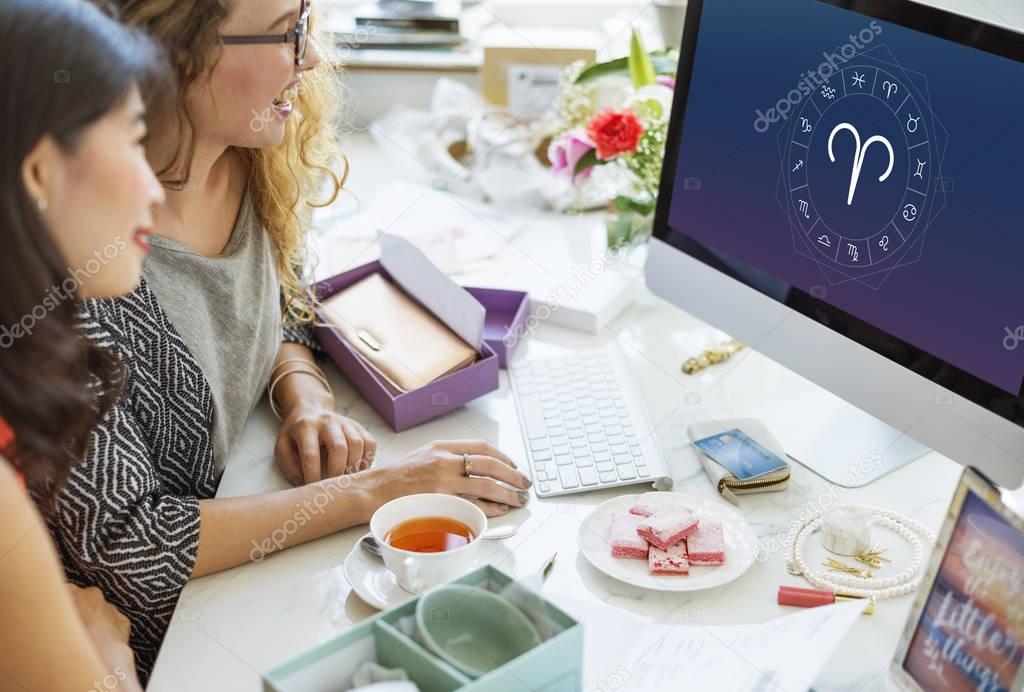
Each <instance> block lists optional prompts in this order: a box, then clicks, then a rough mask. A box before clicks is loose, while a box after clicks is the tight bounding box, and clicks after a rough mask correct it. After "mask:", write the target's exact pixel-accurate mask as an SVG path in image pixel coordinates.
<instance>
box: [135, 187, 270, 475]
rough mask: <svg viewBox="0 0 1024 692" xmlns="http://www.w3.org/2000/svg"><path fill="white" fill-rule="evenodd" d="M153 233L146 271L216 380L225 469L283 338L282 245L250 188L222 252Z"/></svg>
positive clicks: (217, 457)
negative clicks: (258, 211)
mask: <svg viewBox="0 0 1024 692" xmlns="http://www.w3.org/2000/svg"><path fill="white" fill-rule="evenodd" d="M151 240H152V245H153V250H152V252H151V253H150V255H149V257H147V258H146V263H145V265H144V268H143V275H144V276H145V278H146V281H147V282H148V283H149V286H150V288H151V289H152V290H153V293H154V295H156V297H157V300H158V301H159V302H160V307H161V308H163V310H164V312H166V313H167V317H168V319H169V320H170V321H171V324H173V325H174V328H175V329H176V330H177V331H178V333H179V334H180V335H181V338H182V339H183V340H184V341H185V344H186V345H187V346H188V348H189V350H190V351H191V352H192V355H193V357H194V358H195V359H196V361H197V362H198V363H199V367H200V368H201V369H202V371H203V374H204V375H205V376H206V379H207V380H208V381H209V383H210V389H211V390H212V391H213V402H214V421H213V441H214V463H215V464H216V467H217V473H218V474H219V473H220V472H222V471H223V470H224V465H225V463H226V462H227V458H228V455H229V454H230V453H231V450H232V448H233V447H234V446H235V443H236V442H237V441H238V438H239V436H240V435H241V433H242V428H243V427H244V426H245V421H246V419H247V418H248V417H249V414H250V413H252V410H253V408H254V407H255V406H256V404H257V403H258V402H259V399H260V396H262V394H263V391H264V389H265V388H266V386H267V384H268V380H269V378H270V372H271V370H272V369H273V366H274V361H275V360H276V358H277V354H278V350H279V348H280V346H281V337H282V331H281V298H280V288H279V285H278V280H277V269H276V263H275V261H276V253H275V250H274V246H273V243H272V242H271V240H270V238H269V236H268V235H267V232H266V231H265V229H264V228H263V225H262V224H261V223H260V220H259V217H258V215H257V214H256V208H255V205H254V203H253V200H252V197H251V195H250V193H249V191H248V190H246V193H245V197H244V199H243V201H242V206H241V208H240V209H239V212H238V218H237V219H236V220H235V226H234V229H233V230H232V231H231V238H230V239H229V240H228V244H227V246H226V247H225V248H224V250H223V251H222V252H221V253H220V254H219V255H217V256H215V257H207V256H205V255H202V254H200V253H198V252H196V251H194V250H192V249H190V248H188V247H186V246H184V245H182V244H181V243H178V242H176V241H174V240H171V239H169V238H165V237H163V236H157V235H154V236H152V239H151Z"/></svg>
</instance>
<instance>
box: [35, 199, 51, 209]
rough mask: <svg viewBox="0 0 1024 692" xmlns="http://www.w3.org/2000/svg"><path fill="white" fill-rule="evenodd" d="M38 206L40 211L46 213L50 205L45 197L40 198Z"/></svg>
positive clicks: (37, 201) (37, 202)
mask: <svg viewBox="0 0 1024 692" xmlns="http://www.w3.org/2000/svg"><path fill="white" fill-rule="evenodd" d="M36 206H38V207H39V211H46V209H47V207H49V206H50V203H49V202H47V201H46V198H45V197H40V198H39V199H38V200H36Z"/></svg>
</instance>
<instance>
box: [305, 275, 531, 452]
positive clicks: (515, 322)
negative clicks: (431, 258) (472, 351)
mask: <svg viewBox="0 0 1024 692" xmlns="http://www.w3.org/2000/svg"><path fill="white" fill-rule="evenodd" d="M376 273H379V274H380V275H381V276H383V277H384V278H386V279H387V280H389V281H392V282H393V283H395V284H396V285H399V286H400V287H401V284H402V282H399V281H395V279H394V277H393V276H392V274H391V273H390V272H389V271H388V270H387V269H386V268H385V266H384V264H382V262H381V261H380V260H378V261H374V262H370V263H369V264H364V265H362V266H360V267H356V268H355V269H351V270H349V271H347V272H344V273H342V274H338V275H337V276H333V277H331V278H329V279H325V280H324V281H320V282H317V284H316V293H317V299H318V300H320V301H324V300H327V299H328V298H330V297H331V296H333V295H334V294H336V293H338V292H339V291H341V290H342V289H344V288H347V287H348V286H351V285H352V284H354V283H356V282H357V281H360V280H361V279H364V278H366V277H367V276H370V275H371V274H376ZM449 281H450V280H449ZM464 290H465V291H466V292H467V293H469V294H471V295H472V296H473V297H474V298H476V299H477V300H478V301H479V302H480V304H481V305H483V307H484V309H485V310H486V311H487V312H486V316H485V317H484V325H483V339H482V341H481V343H480V346H479V349H478V352H479V357H478V358H477V361H476V362H475V363H473V364H472V365H470V366H468V367H465V368H462V369H461V370H458V371H456V372H453V373H451V374H449V375H445V376H444V377H441V378H438V379H436V380H434V381H433V382H430V383H428V384H426V385H424V386H422V387H419V388H418V389H415V390H413V391H410V392H395V391H394V390H393V389H392V388H391V387H389V386H388V385H387V384H386V381H385V380H384V379H383V378H382V377H381V376H380V375H378V374H377V372H376V371H375V370H374V369H373V368H371V367H370V366H369V365H367V363H366V362H365V361H364V360H363V359H362V358H361V357H360V356H359V355H358V354H357V353H356V351H355V350H354V349H353V348H352V347H351V346H349V345H348V343H347V342H346V341H345V340H344V339H343V338H342V337H341V335H340V334H339V333H338V332H337V331H336V330H335V329H334V328H333V327H330V326H328V325H327V324H326V320H325V319H324V316H323V315H322V314H321V312H320V311H317V323H318V326H317V328H316V337H317V340H318V341H319V342H320V344H321V345H322V346H323V348H324V350H325V351H326V352H327V354H328V355H329V356H330V357H331V359H332V360H334V362H335V363H336V364H337V365H338V367H339V368H340V369H341V371H342V372H343V373H345V375H346V376H347V377H348V378H349V380H350V381H351V382H352V384H353V385H354V386H355V387H356V389H358V390H359V391H360V392H361V393H362V395H363V396H364V397H365V398H366V400H367V401H368V402H369V403H370V405H371V406H373V408H374V410H375V411H377V413H379V414H380V416H381V417H382V418H383V419H384V420H385V421H387V422H388V425H390V426H391V428H392V429H393V430H395V432H401V431H402V430H406V429H408V428H411V427H413V426H414V425H418V424H420V423H422V422H424V421H427V420H430V419H431V418H435V417H437V416H440V415H442V414H444V413H448V412H449V411H451V410H453V409H456V408H458V407H459V406H462V405H463V404H466V403H467V402H470V401H472V400H473V399H476V398H477V397H480V396H483V395H484V394H487V393H489V392H493V391H495V390H496V389H498V368H499V366H501V367H504V364H505V362H506V359H507V357H508V353H509V352H510V350H511V348H512V347H514V346H515V341H517V340H518V336H519V335H520V333H521V331H522V328H523V327H522V325H523V324H524V322H525V320H526V317H527V315H528V313H529V310H528V298H527V296H526V294H525V293H520V292H518V291H502V290H494V289H485V288H480V289H464ZM411 297H412V298H413V299H414V300H417V302H420V303H421V305H422V304H423V302H424V301H420V300H418V298H417V296H416V295H411ZM423 307H424V308H425V309H427V310H428V311H430V312H432V313H433V314H434V316H435V317H438V319H441V321H442V322H444V319H443V318H441V316H440V315H438V314H437V312H436V311H432V310H430V308H427V307H426V306H425V305H423ZM507 335H511V336H509V338H506V336H507ZM509 344H511V346H509Z"/></svg>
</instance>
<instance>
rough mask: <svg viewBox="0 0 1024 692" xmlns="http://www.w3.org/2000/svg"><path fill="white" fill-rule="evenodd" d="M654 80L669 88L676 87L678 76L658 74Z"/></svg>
mask: <svg viewBox="0 0 1024 692" xmlns="http://www.w3.org/2000/svg"><path fill="white" fill-rule="evenodd" d="M654 81H656V82H657V83H658V84H660V85H662V86H667V87H668V88H669V89H675V88H676V78H675V77H673V76H671V75H667V74H663V75H658V76H657V77H655V78H654Z"/></svg>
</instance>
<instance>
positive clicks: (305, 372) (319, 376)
mask: <svg viewBox="0 0 1024 692" xmlns="http://www.w3.org/2000/svg"><path fill="white" fill-rule="evenodd" d="M306 364H307V365H308V364H309V363H308V361H307V362H306ZM296 373H301V374H303V375H309V376H310V377H315V378H316V379H318V380H320V382H321V383H323V385H324V387H326V388H327V391H328V392H330V394H331V396H333V395H334V391H333V390H332V389H331V385H330V383H329V382H328V381H327V378H326V377H324V374H323V372H320V369H319V368H317V369H316V371H315V372H314V371H310V370H303V369H302V368H292V369H291V370H287V371H285V372H283V373H281V374H280V375H278V376H277V377H275V378H274V379H273V380H271V381H270V386H269V387H268V388H267V395H268V396H269V397H270V410H271V411H273V412H274V415H275V416H276V417H277V419H278V420H281V412H280V411H279V410H278V408H277V402H275V401H274V387H276V386H277V383H278V382H280V381H281V380H283V379H284V378H286V377H288V375H294V374H296Z"/></svg>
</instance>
